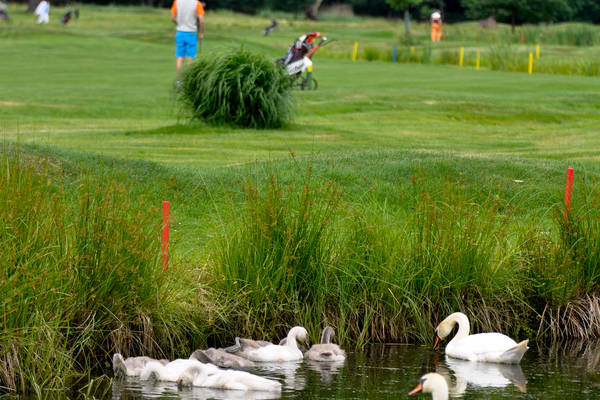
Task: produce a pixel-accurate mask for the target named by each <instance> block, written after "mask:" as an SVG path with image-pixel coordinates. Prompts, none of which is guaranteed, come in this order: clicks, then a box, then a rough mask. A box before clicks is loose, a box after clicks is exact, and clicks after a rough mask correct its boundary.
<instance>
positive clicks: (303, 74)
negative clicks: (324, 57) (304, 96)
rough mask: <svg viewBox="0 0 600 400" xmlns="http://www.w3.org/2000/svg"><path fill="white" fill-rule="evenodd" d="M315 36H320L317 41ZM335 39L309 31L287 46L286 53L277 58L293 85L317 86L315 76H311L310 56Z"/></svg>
mask: <svg viewBox="0 0 600 400" xmlns="http://www.w3.org/2000/svg"><path fill="white" fill-rule="evenodd" d="M315 38H321V40H320V41H319V42H318V43H317V42H316V41H314V39H315ZM333 41H335V39H330V40H327V38H326V37H321V33H320V32H310V33H308V34H306V35H302V36H300V37H299V38H298V39H296V41H294V43H293V44H292V45H291V46H290V47H289V49H288V51H287V54H286V55H285V56H284V57H281V58H280V59H278V60H277V63H278V64H281V65H283V66H284V67H285V69H286V70H287V73H288V75H290V76H291V77H292V79H293V81H294V86H297V87H299V88H300V89H302V90H304V89H314V90H316V89H317V88H318V87H319V84H318V82H317V80H316V79H315V78H313V77H312V60H311V57H312V55H313V54H315V52H316V51H317V50H318V49H320V48H321V47H323V46H325V45H327V44H329V43H331V42H333Z"/></svg>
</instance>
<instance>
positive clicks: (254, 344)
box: [223, 337, 272, 359]
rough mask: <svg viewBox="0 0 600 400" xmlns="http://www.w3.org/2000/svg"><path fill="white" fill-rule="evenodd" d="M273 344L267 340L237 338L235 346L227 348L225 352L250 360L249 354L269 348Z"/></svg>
mask: <svg viewBox="0 0 600 400" xmlns="http://www.w3.org/2000/svg"><path fill="white" fill-rule="evenodd" d="M271 344H272V343H271V342H267V341H265V340H253V339H244V338H239V337H236V338H235V344H234V345H233V346H229V347H226V348H224V349H223V350H225V351H226V352H227V353H229V354H233V355H236V356H238V357H242V358H245V359H248V352H250V351H252V350H256V349H258V348H261V347H265V346H269V345H271Z"/></svg>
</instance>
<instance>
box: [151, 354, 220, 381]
mask: <svg viewBox="0 0 600 400" xmlns="http://www.w3.org/2000/svg"><path fill="white" fill-rule="evenodd" d="M190 367H202V368H206V370H207V371H209V370H213V371H218V370H219V368H218V367H217V366H215V365H212V364H203V363H201V362H200V361H198V360H196V359H187V360H185V359H181V358H180V359H177V360H174V361H171V362H170V363H168V364H164V365H163V364H161V363H160V362H158V361H150V362H148V363H147V364H146V366H145V367H144V368H143V369H142V371H141V373H140V380H143V381H146V380H150V379H154V380H157V381H166V382H177V380H178V379H179V377H180V376H181V374H182V373H183V372H184V371H185V370H186V369H188V368H190Z"/></svg>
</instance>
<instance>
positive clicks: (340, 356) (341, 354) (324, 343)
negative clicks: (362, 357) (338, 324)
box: [304, 326, 346, 361]
mask: <svg viewBox="0 0 600 400" xmlns="http://www.w3.org/2000/svg"><path fill="white" fill-rule="evenodd" d="M334 335H335V331H334V330H333V328H332V327H330V326H326V327H325V329H323V334H322V335H321V343H320V344H313V345H312V347H311V348H310V350H308V351H307V352H306V353H304V358H305V359H306V360H314V361H344V360H345V359H346V352H345V351H344V350H342V349H341V348H340V346H338V345H337V344H334V343H331V338H332V337H333V336H334Z"/></svg>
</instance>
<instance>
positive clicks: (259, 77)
mask: <svg viewBox="0 0 600 400" xmlns="http://www.w3.org/2000/svg"><path fill="white" fill-rule="evenodd" d="M290 90H291V80H290V79H289V76H288V75H287V73H286V72H285V70H284V69H283V68H282V67H281V66H279V65H276V64H275V63H274V62H273V61H271V60H268V59H267V58H265V57H263V56H261V55H258V54H254V53H252V52H250V51H248V50H246V49H243V48H242V49H238V50H234V51H230V52H226V53H222V54H209V55H204V56H202V57H200V58H199V59H198V61H197V62H195V63H194V64H193V65H192V66H191V67H190V68H189V69H188V70H187V71H186V73H185V74H184V76H183V79H182V85H181V88H180V99H181V100H182V102H183V103H184V104H185V105H186V106H187V107H189V108H190V109H191V111H192V115H193V117H194V118H197V119H200V120H204V121H207V122H211V123H218V124H223V123H224V124H230V125H237V126H242V127H248V128H278V127H281V126H282V125H283V124H284V123H285V122H287V121H289V120H290V119H291V117H292V109H293V101H292V97H291V93H290Z"/></svg>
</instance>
